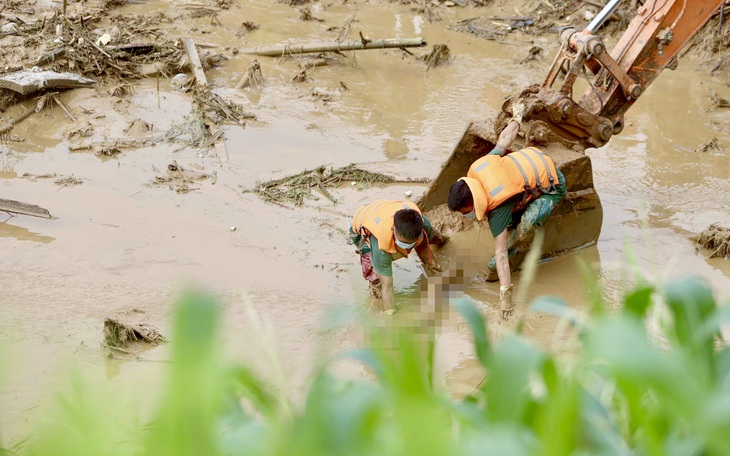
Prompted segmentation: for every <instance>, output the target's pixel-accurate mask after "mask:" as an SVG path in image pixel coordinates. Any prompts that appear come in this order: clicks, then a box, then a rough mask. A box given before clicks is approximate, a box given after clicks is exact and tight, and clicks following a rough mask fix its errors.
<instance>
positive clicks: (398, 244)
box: [395, 239, 418, 250]
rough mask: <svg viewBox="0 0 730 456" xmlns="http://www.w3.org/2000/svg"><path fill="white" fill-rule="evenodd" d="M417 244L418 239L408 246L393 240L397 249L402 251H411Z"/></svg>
mask: <svg viewBox="0 0 730 456" xmlns="http://www.w3.org/2000/svg"><path fill="white" fill-rule="evenodd" d="M417 242H418V239H416V240H415V241H413V242H412V243H410V244H406V243H405V242H402V241H399V240H398V239H396V240H395V244H396V245H397V246H398V247H400V248H402V249H403V250H410V249H412V248H413V247H415V245H416V243H417Z"/></svg>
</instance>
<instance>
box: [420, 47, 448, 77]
mask: <svg viewBox="0 0 730 456" xmlns="http://www.w3.org/2000/svg"><path fill="white" fill-rule="evenodd" d="M419 58H420V59H421V60H422V61H423V63H425V64H426V71H428V70H430V69H431V68H433V67H435V66H439V65H445V64H448V63H451V60H453V59H452V58H451V50H450V49H449V47H448V46H447V45H445V44H436V45H434V46H433V49H432V50H431V52H429V53H428V54H426V55H423V56H420V57H419Z"/></svg>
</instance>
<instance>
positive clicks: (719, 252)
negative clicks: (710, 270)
mask: <svg viewBox="0 0 730 456" xmlns="http://www.w3.org/2000/svg"><path fill="white" fill-rule="evenodd" d="M696 242H697V244H698V245H699V246H700V247H702V248H703V249H708V250H712V251H713V252H712V254H710V256H709V257H708V258H715V257H722V258H728V257H730V228H725V227H722V226H720V225H718V224H717V223H715V224H712V225H710V226H709V227H708V228H707V229H706V230H705V231H703V232H702V233H701V234H700V237H699V238H698V239H697V241H696Z"/></svg>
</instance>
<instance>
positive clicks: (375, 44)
mask: <svg viewBox="0 0 730 456" xmlns="http://www.w3.org/2000/svg"><path fill="white" fill-rule="evenodd" d="M425 45H426V42H425V41H424V40H423V38H402V39H398V38H386V39H381V40H355V41H345V42H342V43H331V42H329V43H311V44H296V43H287V44H277V45H273V46H260V47H256V48H252V49H244V50H243V51H241V52H243V53H245V54H253V55H266V56H272V57H275V56H282V55H295V54H305V53H310V52H334V51H357V50H361V49H387V48H406V47H423V46H425Z"/></svg>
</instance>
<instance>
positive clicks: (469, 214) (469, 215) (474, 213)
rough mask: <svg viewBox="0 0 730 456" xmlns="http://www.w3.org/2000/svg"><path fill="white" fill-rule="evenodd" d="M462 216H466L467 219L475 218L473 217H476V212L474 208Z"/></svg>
mask: <svg viewBox="0 0 730 456" xmlns="http://www.w3.org/2000/svg"><path fill="white" fill-rule="evenodd" d="M464 217H466V218H468V219H475V218H477V212H476V210H473V211H471V212H469V213H468V214H464Z"/></svg>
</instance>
